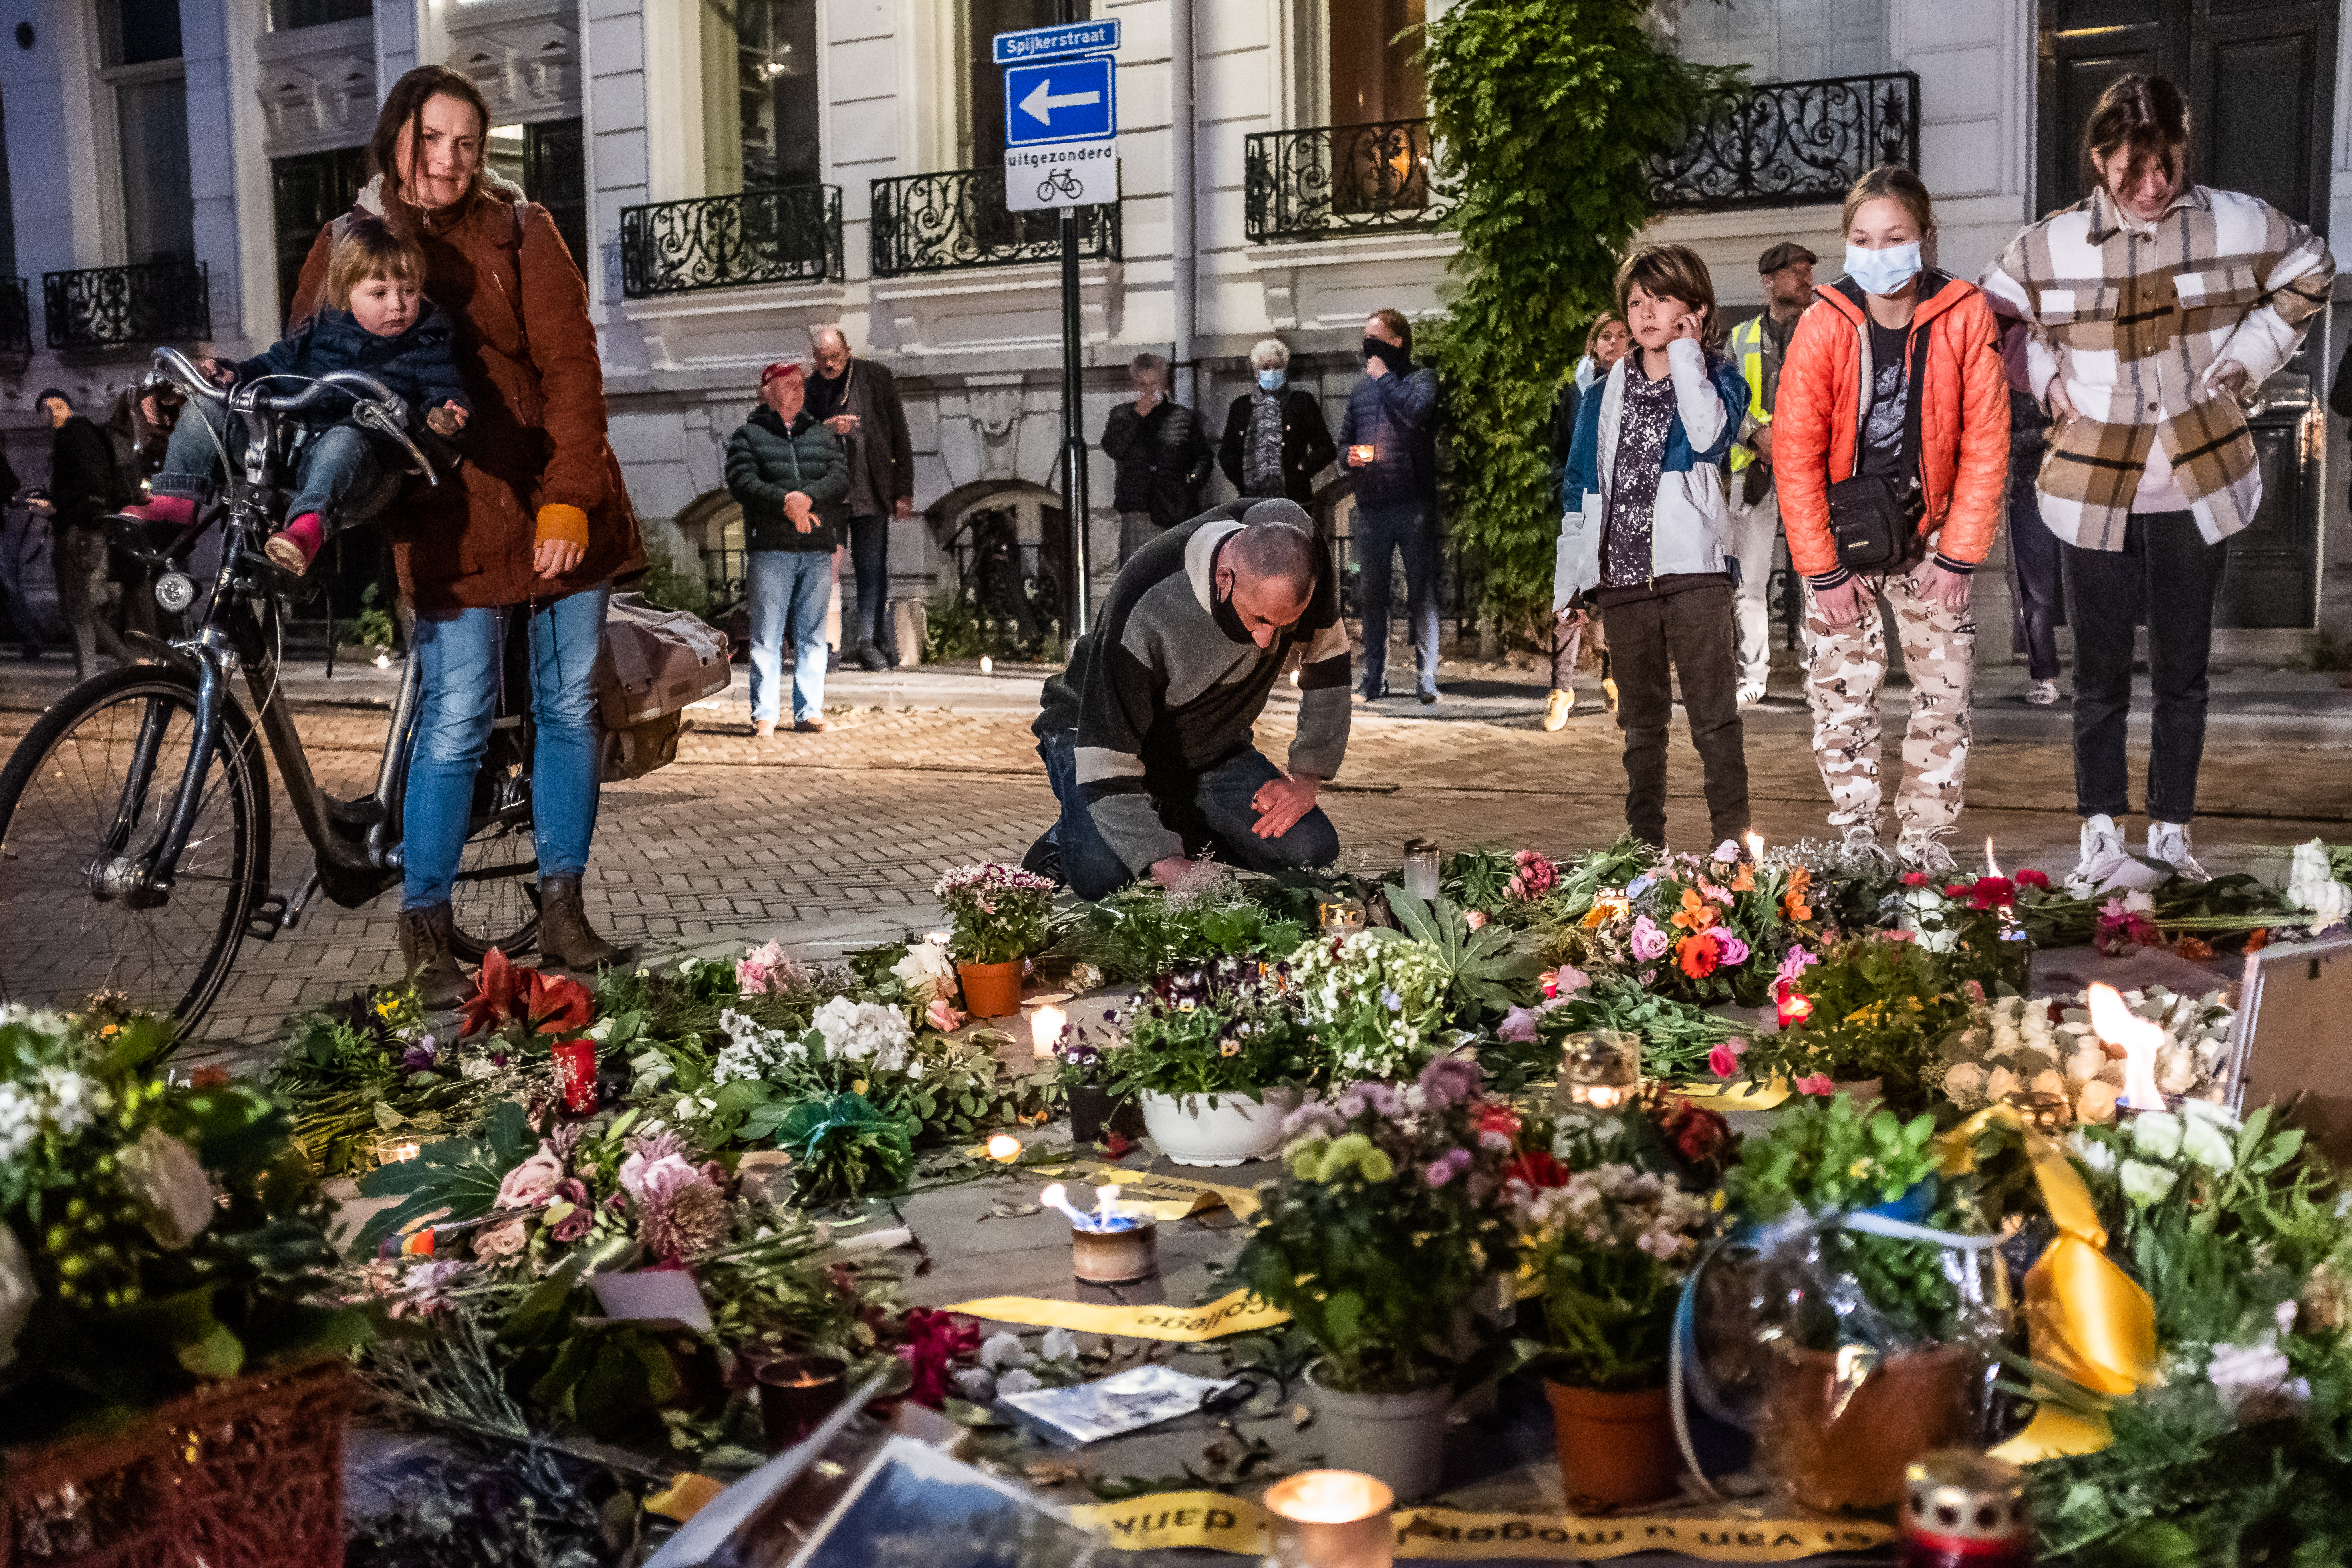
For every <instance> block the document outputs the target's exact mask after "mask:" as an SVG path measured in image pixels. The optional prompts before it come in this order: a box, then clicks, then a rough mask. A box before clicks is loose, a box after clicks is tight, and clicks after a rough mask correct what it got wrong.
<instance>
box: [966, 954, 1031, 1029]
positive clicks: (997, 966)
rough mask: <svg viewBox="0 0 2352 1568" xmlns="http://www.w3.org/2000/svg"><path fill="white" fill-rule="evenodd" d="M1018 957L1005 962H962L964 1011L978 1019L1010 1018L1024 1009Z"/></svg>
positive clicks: (1022, 965) (1020, 967)
mask: <svg viewBox="0 0 2352 1568" xmlns="http://www.w3.org/2000/svg"><path fill="white" fill-rule="evenodd" d="M1024 967H1025V965H1024V964H1023V963H1022V962H1021V960H1019V959H1017V958H1015V959H1011V960H1008V961H1007V962H1005V963H959V964H957V965H956V978H957V980H959V981H961V983H962V984H963V1005H964V1010H965V1011H966V1012H968V1013H970V1014H971V1016H973V1017H975V1018H1009V1017H1011V1016H1013V1014H1015V1013H1018V1012H1019V1011H1021V972H1022V970H1023V969H1024Z"/></svg>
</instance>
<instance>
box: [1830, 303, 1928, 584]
mask: <svg viewBox="0 0 2352 1568" xmlns="http://www.w3.org/2000/svg"><path fill="white" fill-rule="evenodd" d="M1862 330H1863V331H1864V332H1867V331H1870V326H1869V322H1868V319H1867V316H1866V315H1865V318H1864V324H1863V327H1862ZM1926 381H1927V332H1926V331H1919V332H1917V333H1916V334H1915V335H1914V337H1913V340H1912V343H1911V369H1910V374H1908V375H1907V376H1906V377H1905V379H1904V399H1903V467H1902V469H1901V471H1900V472H1899V473H1897V474H1865V473H1864V472H1863V471H1862V460H1863V454H1864V444H1863V433H1862V431H1860V430H1859V429H1857V430H1856V431H1855V432H1854V438H1853V467H1854V471H1853V475H1852V476H1851V477H1849V478H1847V479H1838V480H1836V481H1834V482H1832V484H1831V486H1830V488H1829V506H1830V537H1831V539H1832V542H1835V544H1836V545H1837V558H1838V564H1839V565H1841V566H1843V567H1844V568H1845V569H1846V570H1848V571H1849V572H1859V573H1867V574H1878V573H1882V572H1885V571H1887V570H1888V569H1890V568H1892V567H1895V566H1899V565H1901V564H1902V563H1904V562H1905V561H1906V560H1907V559H1908V558H1909V556H1910V554H1911V552H1912V548H1913V546H1914V545H1915V543H1916V542H1917V539H1918V531H1919V515H1920V513H1921V512H1923V511H1925V510H1927V501H1926V500H1925V498H1923V497H1922V496H1921V495H1920V493H1919V425H1920V420H1921V417H1922V416H1921V410H1920V405H1921V404H1922V403H1923V402H1924V400H1925V399H1924V390H1925V384H1926ZM1862 410H1863V411H1862V419H1863V421H1864V423H1865V424H1866V423H1867V422H1868V420H1869V417H1870V405H1869V404H1868V403H1866V402H1865V403H1864V404H1863V405H1862Z"/></svg>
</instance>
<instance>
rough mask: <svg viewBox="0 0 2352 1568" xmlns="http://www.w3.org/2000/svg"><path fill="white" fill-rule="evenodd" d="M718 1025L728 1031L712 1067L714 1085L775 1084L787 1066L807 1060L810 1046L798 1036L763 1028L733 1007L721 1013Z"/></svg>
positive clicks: (711, 1075) (711, 1077) (711, 1078)
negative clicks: (753, 1081) (749, 1081)
mask: <svg viewBox="0 0 2352 1568" xmlns="http://www.w3.org/2000/svg"><path fill="white" fill-rule="evenodd" d="M719 1027H720V1028H721V1029H723V1030H725V1031H726V1032H727V1045H726V1046H725V1047H722V1048H721V1049H720V1051H719V1059H718V1060H717V1061H716V1062H714V1063H712V1064H711V1068H710V1081H711V1082H712V1083H713V1084H721V1083H732V1082H734V1081H735V1080H737V1079H760V1080H761V1081H773V1080H774V1079H776V1078H777V1077H778V1076H779V1074H780V1071H781V1069H782V1068H783V1066H784V1064H785V1063H787V1062H793V1061H801V1060H804V1059H806V1058H807V1056H808V1047H806V1046H804V1045H803V1044H802V1043H801V1040H800V1037H798V1036H795V1035H788V1034H786V1033H784V1031H783V1030H782V1029H770V1028H763V1027H761V1026H760V1025H759V1024H757V1023H755V1022H753V1021H752V1020H751V1019H750V1018H747V1017H745V1016H743V1015H742V1014H740V1013H738V1012H737V1011H735V1009H733V1008H732V1007H727V1008H722V1009H721V1010H720V1011H719Z"/></svg>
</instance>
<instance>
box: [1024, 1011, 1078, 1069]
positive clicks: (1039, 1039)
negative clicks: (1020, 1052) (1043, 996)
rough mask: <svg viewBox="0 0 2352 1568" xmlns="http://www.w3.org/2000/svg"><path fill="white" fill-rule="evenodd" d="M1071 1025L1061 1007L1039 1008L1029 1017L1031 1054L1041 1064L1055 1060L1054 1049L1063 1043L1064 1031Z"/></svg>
mask: <svg viewBox="0 0 2352 1568" xmlns="http://www.w3.org/2000/svg"><path fill="white" fill-rule="evenodd" d="M1068 1023H1069V1015H1068V1014H1066V1013H1065V1012H1063V1011H1062V1009H1060V1008H1059V1007H1039V1008H1035V1009H1034V1010H1033V1011H1032V1012H1031V1013H1030V1015H1029V1050H1030V1054H1031V1055H1032V1056H1034V1057H1035V1058H1037V1059H1038V1060H1039V1061H1041V1062H1049V1061H1052V1060H1053V1059H1054V1047H1055V1046H1057V1045H1059V1044H1061V1042H1062V1030H1063V1029H1064V1027H1066V1026H1067V1025H1068Z"/></svg>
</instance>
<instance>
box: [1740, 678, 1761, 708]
mask: <svg viewBox="0 0 2352 1568" xmlns="http://www.w3.org/2000/svg"><path fill="white" fill-rule="evenodd" d="M1763 700H1764V683H1763V682H1762V681H1760V680H1743V681H1741V682H1740V683H1739V705H1740V706H1741V707H1742V708H1753V707H1755V706H1756V705H1757V704H1758V703H1759V702H1761V701H1763Z"/></svg>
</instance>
